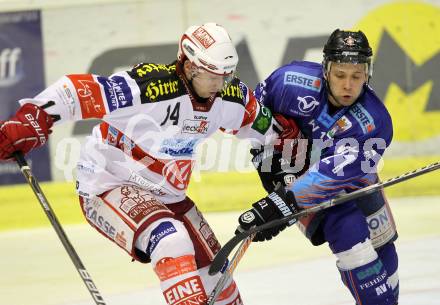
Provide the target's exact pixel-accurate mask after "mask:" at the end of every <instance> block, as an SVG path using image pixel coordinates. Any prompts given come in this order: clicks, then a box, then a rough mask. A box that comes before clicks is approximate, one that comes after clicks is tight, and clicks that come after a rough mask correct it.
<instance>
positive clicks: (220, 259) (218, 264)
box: [209, 162, 440, 275]
mask: <svg viewBox="0 0 440 305" xmlns="http://www.w3.org/2000/svg"><path fill="white" fill-rule="evenodd" d="M439 168H440V162H435V163H432V164H430V165H427V166H424V167H422V168H419V169H416V170H413V171H411V172H407V173H405V174H402V175H400V176H397V177H394V178H391V179H388V180H385V181H383V182H378V183H375V184H372V185H369V186H367V187H364V188H361V189H359V190H356V191H354V192H352V193H348V194H343V195H341V196H338V197H335V198H333V199H330V200H327V201H324V202H322V203H320V204H319V205H316V206H314V207H312V208H308V209H305V210H302V211H300V212H298V213H296V214H293V215H290V216H286V217H283V218H280V219H276V220H273V221H270V222H268V223H265V224H263V225H261V226H257V227H253V228H251V229H249V230H247V231H244V232H241V233H239V234H237V235H235V236H234V237H233V238H231V239H230V240H229V241H228V242H227V243H226V244H225V245H224V246H223V247H222V248H221V249H220V251H219V252H218V253H217V254H216V256H215V257H214V260H213V262H212V264H211V266H210V267H209V274H210V275H214V274H216V273H218V272H219V271H220V269H221V268H222V266H223V265H224V263H225V262H226V260H227V258H228V256H229V254H230V253H231V252H232V250H233V249H234V248H235V246H236V245H237V244H238V243H240V242H241V241H242V240H244V239H250V238H249V237H250V235H251V234H254V233H257V232H260V231H263V230H266V229H270V228H273V227H276V226H279V225H282V224H286V223H288V222H289V221H291V220H298V219H299V218H302V217H305V216H307V215H309V214H312V213H316V212H319V211H321V210H324V209H328V208H330V207H332V206H335V205H338V204H341V203H344V202H347V201H350V200H353V199H357V198H359V197H363V196H365V195H368V194H371V193H374V192H376V191H378V190H379V189H382V188H385V187H388V186H391V185H394V184H397V183H400V182H402V181H405V180H408V179H412V178H414V177H417V176H420V175H423V174H426V173H429V172H431V171H434V170H437V169H439ZM250 240H252V239H250Z"/></svg>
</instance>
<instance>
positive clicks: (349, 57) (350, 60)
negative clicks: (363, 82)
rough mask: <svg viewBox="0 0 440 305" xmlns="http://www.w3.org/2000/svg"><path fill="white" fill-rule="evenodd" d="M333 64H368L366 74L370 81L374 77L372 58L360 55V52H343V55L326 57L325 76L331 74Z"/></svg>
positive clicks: (324, 63) (324, 64)
mask: <svg viewBox="0 0 440 305" xmlns="http://www.w3.org/2000/svg"><path fill="white" fill-rule="evenodd" d="M332 62H336V63H347V64H353V65H357V64H366V65H365V73H366V74H367V76H368V79H370V78H371V77H372V76H373V64H372V62H371V57H368V56H365V55H362V54H359V53H358V52H342V54H337V55H330V56H325V58H324V62H323V67H324V69H325V70H324V74H327V73H328V72H330V66H331V63H332Z"/></svg>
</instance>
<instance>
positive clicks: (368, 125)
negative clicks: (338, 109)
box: [350, 103, 376, 134]
mask: <svg viewBox="0 0 440 305" xmlns="http://www.w3.org/2000/svg"><path fill="white" fill-rule="evenodd" d="M350 114H351V115H352V116H353V117H354V118H355V119H356V121H358V123H359V126H361V128H362V131H363V132H364V134H365V133H369V132H371V131H373V130H374V129H375V128H376V127H375V125H374V120H373V117H372V116H371V115H370V113H369V112H368V111H367V110H366V109H365V108H364V107H363V106H362V105H361V104H359V103H356V104H354V105H353V106H352V107H351V109H350Z"/></svg>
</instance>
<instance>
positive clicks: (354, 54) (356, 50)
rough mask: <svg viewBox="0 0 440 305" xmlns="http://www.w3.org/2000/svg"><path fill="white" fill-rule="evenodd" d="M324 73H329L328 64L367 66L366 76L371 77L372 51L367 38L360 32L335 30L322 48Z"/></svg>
mask: <svg viewBox="0 0 440 305" xmlns="http://www.w3.org/2000/svg"><path fill="white" fill-rule="evenodd" d="M323 52H324V60H323V63H322V64H323V69H324V73H327V72H328V71H329V68H330V66H329V63H330V62H338V63H352V64H363V63H366V64H367V74H368V76H370V77H371V75H372V74H373V68H372V63H371V57H372V56H373V50H372V49H371V47H370V44H369V43H368V39H367V36H365V34H364V33H363V32H362V31H357V32H353V31H343V30H340V29H336V30H335V31H333V33H332V34H331V35H330V37H329V38H328V40H327V43H326V44H325V46H324V50H323Z"/></svg>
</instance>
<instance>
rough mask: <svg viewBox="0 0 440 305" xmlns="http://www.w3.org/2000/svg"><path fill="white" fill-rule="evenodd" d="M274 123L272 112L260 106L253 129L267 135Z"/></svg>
mask: <svg viewBox="0 0 440 305" xmlns="http://www.w3.org/2000/svg"><path fill="white" fill-rule="evenodd" d="M271 122H272V112H271V111H270V110H269V108H267V107H264V106H262V105H260V111H259V112H258V114H257V117H256V118H255V120H254V123H253V124H252V129H254V130H256V131H258V132H259V133H261V134H265V133H266V132H267V130H268V129H269V127H270V125H271Z"/></svg>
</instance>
